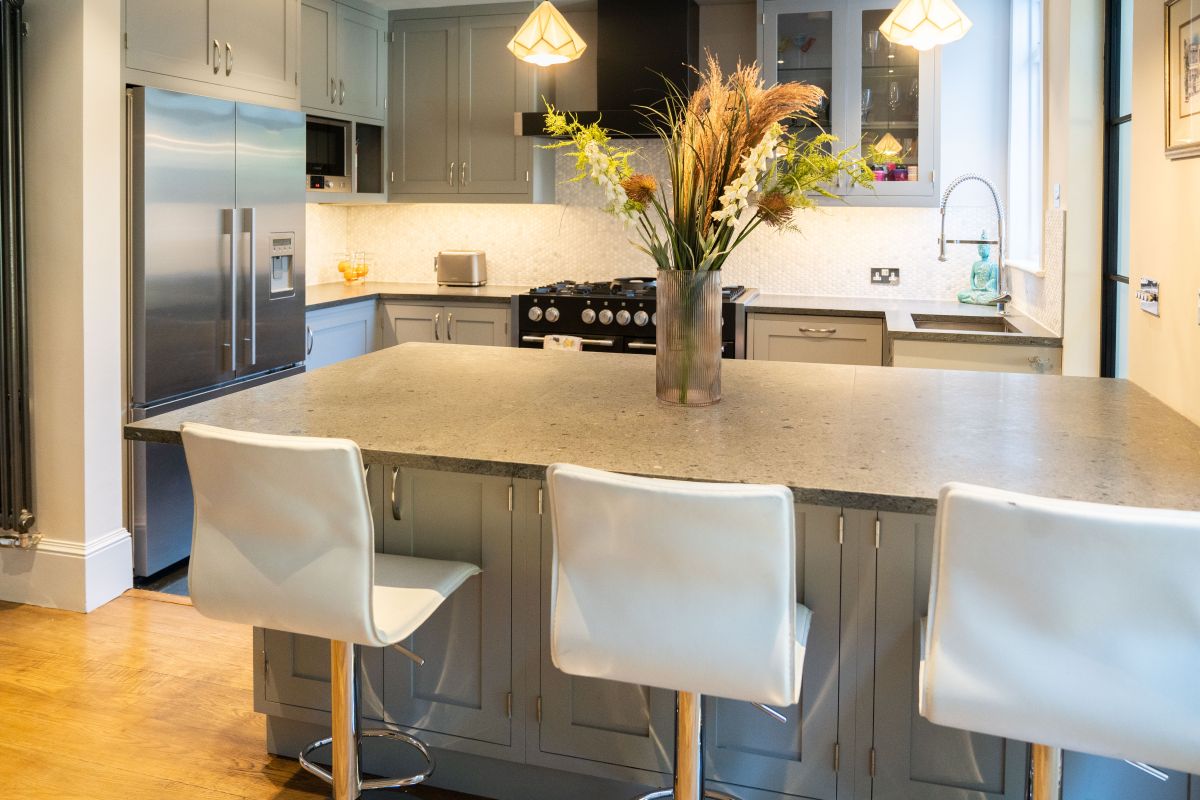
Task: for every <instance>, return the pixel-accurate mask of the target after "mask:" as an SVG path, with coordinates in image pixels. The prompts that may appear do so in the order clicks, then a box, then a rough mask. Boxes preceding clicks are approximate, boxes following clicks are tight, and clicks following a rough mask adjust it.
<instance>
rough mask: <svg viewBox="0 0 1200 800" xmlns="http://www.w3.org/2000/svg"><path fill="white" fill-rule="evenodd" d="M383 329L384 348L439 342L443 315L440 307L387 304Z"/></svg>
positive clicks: (441, 337) (441, 333)
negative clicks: (411, 343) (407, 343)
mask: <svg viewBox="0 0 1200 800" xmlns="http://www.w3.org/2000/svg"><path fill="white" fill-rule="evenodd" d="M384 313H385V314H387V318H386V323H387V324H386V326H385V328H384V341H383V344H384V346H390V345H394V344H404V343H406V342H440V341H442V340H443V338H444V336H445V335H444V334H443V332H442V325H443V321H444V320H445V317H446V315H445V313H444V312H443V311H442V308H441V306H422V305H412V304H406V303H388V304H387V305H385V306H384Z"/></svg>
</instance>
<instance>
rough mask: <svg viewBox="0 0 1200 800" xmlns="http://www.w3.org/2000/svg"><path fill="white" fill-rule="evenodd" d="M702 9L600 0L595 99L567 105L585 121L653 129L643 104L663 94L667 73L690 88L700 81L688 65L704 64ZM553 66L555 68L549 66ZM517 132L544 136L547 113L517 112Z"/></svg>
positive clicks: (625, 129) (680, 3) (635, 130)
mask: <svg viewBox="0 0 1200 800" xmlns="http://www.w3.org/2000/svg"><path fill="white" fill-rule="evenodd" d="M699 41H700V14H699V9H698V7H697V6H696V2H695V0H651V1H650V2H647V0H598V2H597V4H596V41H595V42H588V44H589V45H590V46H592V47H595V48H596V101H597V103H596V105H597V106H598V108H564V109H561V110H563V111H569V112H571V113H573V114H575V115H576V116H578V117H579V121H580V122H583V123H584V124H588V123H592V122H595V121H597V120H602V121H603V124H604V127H605V128H608V129H609V130H611V131H617V132H620V133H622V134H625V135H627V136H635V137H649V136H653V135H654V133H653V131H651V130H650V129H649V128H648V127H647V125H646V120H645V118H644V117H643V116H642V114H641V112H640V111H639V110H638V108H637V107H638V106H648V105H653V104H654V103H656V102H658V101H660V100H662V99H663V98H664V97H665V96H666V93H667V89H666V83H665V82H664V81H663V77H664V76H665V77H666V78H668V79H670V80H671V81H672V82H673V83H674V84H675V85H676V86H678V87H680V88H681V89H682V90H684V91H685V92H686V91H688V90H690V89H692V88H694V87H695V85H696V75H695V73H694V72H692V70H691V69H690V68H689V66H688V65H695V64H699V56H700V52H699V49H700V45H699ZM549 69H553V67H550V68H549ZM518 133H520V135H522V136H545V135H546V134H545V116H544V114H542V113H525V114H519V115H518Z"/></svg>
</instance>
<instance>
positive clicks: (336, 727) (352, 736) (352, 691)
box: [329, 642, 362, 800]
mask: <svg viewBox="0 0 1200 800" xmlns="http://www.w3.org/2000/svg"><path fill="white" fill-rule="evenodd" d="M329 658H330V684H331V687H332V690H333V715H332V716H333V744H332V749H333V797H334V800H356V798H357V797H358V796H359V795H360V794H361V791H360V787H361V785H362V784H361V780H360V778H361V776H360V775H359V772H358V686H357V682H358V675H357V674H356V671H355V669H354V645H353V644H350V643H349V642H330V643H329Z"/></svg>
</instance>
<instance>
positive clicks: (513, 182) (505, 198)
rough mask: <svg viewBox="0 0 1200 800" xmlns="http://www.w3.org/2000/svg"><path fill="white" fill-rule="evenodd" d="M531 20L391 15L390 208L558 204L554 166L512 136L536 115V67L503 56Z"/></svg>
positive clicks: (541, 152) (495, 16) (542, 153)
mask: <svg viewBox="0 0 1200 800" xmlns="http://www.w3.org/2000/svg"><path fill="white" fill-rule="evenodd" d="M524 20H525V16H524V15H521V14H516V15H513V14H479V15H473V16H464V17H442V18H433V19H430V18H409V17H405V16H397V15H395V14H393V17H392V21H391V27H390V31H391V37H390V38H391V52H390V56H389V67H388V93H389V98H390V99H389V106H388V108H389V111H388V116H389V120H388V137H389V138H388V153H389V163H390V174H389V199H391V200H394V201H455V202H467V201H478V202H543V201H548V200H549V199H551V198H552V193H553V174H552V172H553V158H552V157H551V156H550V155H549V154H548V153H547V152H546V151H544V150H536V149H535V146H534V142H533V140H532V139H531V138H528V137H521V136H518V135H516V132H515V130H514V123H513V119H514V114H515V113H516V112H520V111H533V110H535V109H536V108H537V107H538V91H537V78H536V73H535V69H534V67H532V66H531V65H529V64H526V63H524V62H522V61H519V60H518V59H515V58H513V56H512V53H510V52H509V51H508V49H507V48H506V45H507V43H508V41H509V39H511V38H512V37H513V35H514V34H515V33H516V31H517V29H518V28H519V27H520V25H521V23H522V22H524ZM535 162H536V163H535ZM535 167H536V168H535Z"/></svg>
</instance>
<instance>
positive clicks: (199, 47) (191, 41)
mask: <svg viewBox="0 0 1200 800" xmlns="http://www.w3.org/2000/svg"><path fill="white" fill-rule="evenodd" d="M208 5H209V4H208V0H125V33H126V36H127V37H128V40H127V42H126V50H125V66H127V67H129V68H130V69H140V70H145V71H146V72H156V73H158V74H160V75H173V76H175V77H178V78H188V79H190V80H197V81H215V80H217V75H218V73H220V70H219V69H218V70H217V72H214V70H213V66H214V65H213V48H212V39H213V36H212V34H211V33H210V32H209V25H208ZM220 63H221V62H218V66H219V65H220ZM220 74H222V75H223V73H220Z"/></svg>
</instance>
